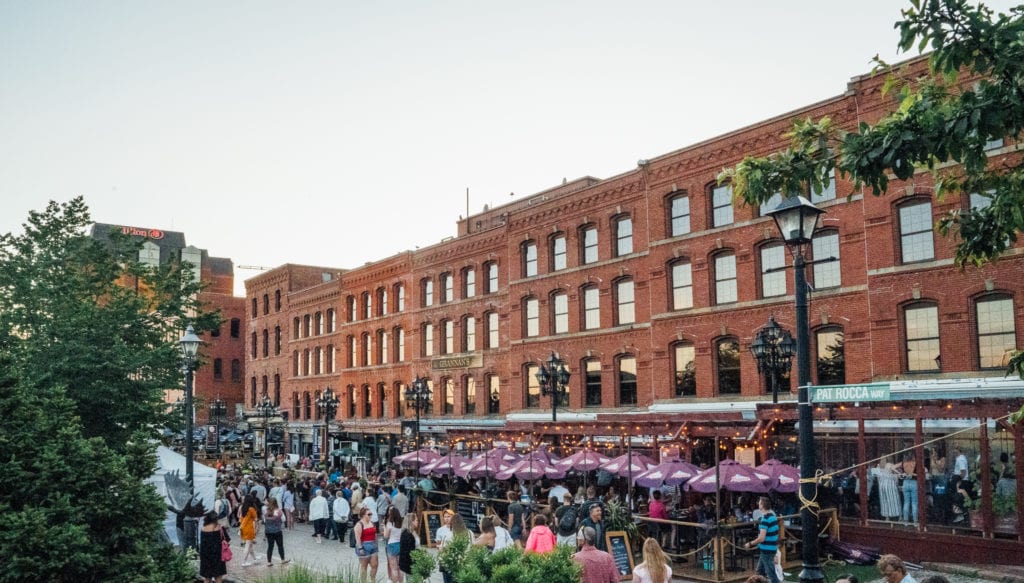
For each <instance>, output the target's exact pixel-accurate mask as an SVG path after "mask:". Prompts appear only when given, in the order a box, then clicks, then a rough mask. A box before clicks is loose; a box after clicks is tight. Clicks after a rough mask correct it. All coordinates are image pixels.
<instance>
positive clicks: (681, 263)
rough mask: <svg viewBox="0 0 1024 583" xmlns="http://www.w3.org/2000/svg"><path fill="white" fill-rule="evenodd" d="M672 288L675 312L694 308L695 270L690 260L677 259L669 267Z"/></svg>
mask: <svg viewBox="0 0 1024 583" xmlns="http://www.w3.org/2000/svg"><path fill="white" fill-rule="evenodd" d="M669 273H670V274H671V277H670V279H669V284H670V285H671V286H672V308H671V309H673V310H685V309H687V308H692V307H693V269H692V266H691V265H690V260H689V259H677V260H676V261H673V262H672V263H671V264H670V265H669Z"/></svg>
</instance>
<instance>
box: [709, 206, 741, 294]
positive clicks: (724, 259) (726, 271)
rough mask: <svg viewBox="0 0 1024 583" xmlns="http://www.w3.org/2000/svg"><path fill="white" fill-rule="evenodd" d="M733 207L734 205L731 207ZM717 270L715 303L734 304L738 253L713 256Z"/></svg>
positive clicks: (715, 269) (730, 252)
mask: <svg viewBox="0 0 1024 583" xmlns="http://www.w3.org/2000/svg"><path fill="white" fill-rule="evenodd" d="M729 208H732V207H729ZM713 262H714V272H715V289H714V290H713V291H714V299H715V305H721V304H732V303H735V302H736V300H737V297H738V296H737V290H736V254H735V253H733V252H732V251H727V252H724V253H719V254H718V255H715V256H714V258H713Z"/></svg>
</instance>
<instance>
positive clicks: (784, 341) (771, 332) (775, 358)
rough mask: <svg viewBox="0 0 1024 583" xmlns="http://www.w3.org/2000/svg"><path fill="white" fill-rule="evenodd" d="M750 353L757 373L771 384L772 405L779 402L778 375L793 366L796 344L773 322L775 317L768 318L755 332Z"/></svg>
mask: <svg viewBox="0 0 1024 583" xmlns="http://www.w3.org/2000/svg"><path fill="white" fill-rule="evenodd" d="M750 352H751V354H753V355H754V360H756V361H757V372H758V373H759V374H763V375H767V376H768V379H769V382H770V383H771V390H772V403H778V402H779V387H778V379H779V375H781V374H783V373H785V372H788V371H789V369H790V367H791V366H792V364H793V355H794V354H795V353H796V342H795V341H794V340H793V337H792V336H791V335H790V334H789V330H786V329H784V328H783V327H782V326H779V324H778V323H777V322H776V321H775V316H774V315H772V316H768V324H766V325H765V327H764V328H761V329H760V330H758V331H757V335H756V336H755V337H754V341H753V342H751V343H750Z"/></svg>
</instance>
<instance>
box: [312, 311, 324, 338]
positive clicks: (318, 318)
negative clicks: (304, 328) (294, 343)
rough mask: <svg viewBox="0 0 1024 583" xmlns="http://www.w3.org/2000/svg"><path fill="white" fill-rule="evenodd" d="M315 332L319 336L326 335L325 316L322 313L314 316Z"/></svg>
mask: <svg viewBox="0 0 1024 583" xmlns="http://www.w3.org/2000/svg"><path fill="white" fill-rule="evenodd" d="M313 330H314V332H313V333H314V334H316V335H317V336H319V335H321V334H323V333H324V315H323V314H322V313H320V312H317V313H316V314H314V315H313Z"/></svg>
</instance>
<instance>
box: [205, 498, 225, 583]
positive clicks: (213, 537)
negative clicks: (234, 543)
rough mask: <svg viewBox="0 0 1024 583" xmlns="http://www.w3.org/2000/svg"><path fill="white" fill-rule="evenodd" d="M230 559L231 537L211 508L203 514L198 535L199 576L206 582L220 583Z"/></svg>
mask: <svg viewBox="0 0 1024 583" xmlns="http://www.w3.org/2000/svg"><path fill="white" fill-rule="evenodd" d="M230 560H231V537H230V536H228V533H227V532H226V531H225V528H224V527H223V526H221V524H220V521H219V520H217V513H216V512H214V511H212V510H211V511H210V512H207V513H206V514H205V515H204V516H203V528H202V531H201V535H200V537H199V576H200V577H202V578H203V581H206V582H207V583H211V582H215V583H221V582H222V581H223V580H224V575H227V573H228V561H230Z"/></svg>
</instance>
